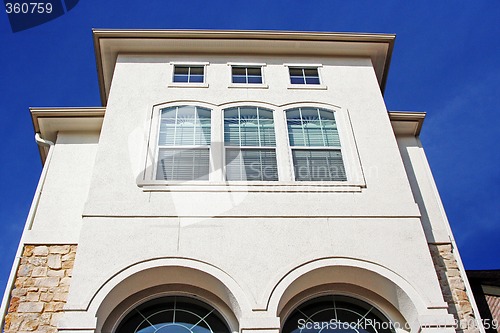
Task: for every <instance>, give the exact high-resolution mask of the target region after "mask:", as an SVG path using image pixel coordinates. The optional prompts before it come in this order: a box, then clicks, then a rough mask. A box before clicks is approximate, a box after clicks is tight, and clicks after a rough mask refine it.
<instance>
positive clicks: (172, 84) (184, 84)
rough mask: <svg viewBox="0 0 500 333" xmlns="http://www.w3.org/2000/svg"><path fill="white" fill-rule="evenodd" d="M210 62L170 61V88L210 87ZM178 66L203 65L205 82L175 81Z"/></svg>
mask: <svg viewBox="0 0 500 333" xmlns="http://www.w3.org/2000/svg"><path fill="white" fill-rule="evenodd" d="M208 65H209V63H208V62H177V61H174V62H170V83H169V84H168V87H169V88H208V86H209V85H208V81H207V79H208V75H207V74H208V73H207V72H208ZM176 66H186V67H203V82H174V73H175V67H176Z"/></svg>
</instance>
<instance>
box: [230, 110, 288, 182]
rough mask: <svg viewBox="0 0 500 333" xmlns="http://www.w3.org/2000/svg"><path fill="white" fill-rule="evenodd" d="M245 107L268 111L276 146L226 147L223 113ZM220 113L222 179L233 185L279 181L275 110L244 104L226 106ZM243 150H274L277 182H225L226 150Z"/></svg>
mask: <svg viewBox="0 0 500 333" xmlns="http://www.w3.org/2000/svg"><path fill="white" fill-rule="evenodd" d="M246 106H249V107H256V108H262V109H267V110H270V111H271V113H272V115H273V126H274V135H275V142H276V144H275V145H274V147H271V146H227V145H226V141H225V135H224V134H225V133H224V128H225V126H224V125H225V124H224V119H225V116H224V111H225V110H227V109H231V108H240V107H246ZM221 113H222V132H223V140H222V145H223V154H222V158H223V164H222V165H223V177H224V181H226V182H228V183H235V184H238V183H239V184H246V183H250V184H253V183H257V184H258V183H268V182H269V183H273V184H274V183H277V182H279V181H280V172H279V170H280V168H279V162H278V143H277V141H276V110H275V109H272V108H271V107H269V106H260V105H255V103H246V104H241V105H237V106H228V107H224V108H221ZM231 149H233V150H244V149H248V150H274V152H275V155H276V167H277V171H278V179H277V180H273V181H259V180H244V181H241V180H227V160H226V152H227V150H231Z"/></svg>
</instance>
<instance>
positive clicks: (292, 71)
mask: <svg viewBox="0 0 500 333" xmlns="http://www.w3.org/2000/svg"><path fill="white" fill-rule="evenodd" d="M289 70H290V76H300V77H302V76H304V72H303V71H302V68H292V67H290V68H289Z"/></svg>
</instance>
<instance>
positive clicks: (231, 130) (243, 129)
mask: <svg viewBox="0 0 500 333" xmlns="http://www.w3.org/2000/svg"><path fill="white" fill-rule="evenodd" d="M272 117H273V114H272V110H268V109H264V108H257V107H253V106H244V107H238V108H230V109H226V110H224V142H225V144H226V146H255V147H262V146H268V147H269V146H271V147H272V146H275V145H276V138H275V133H274V121H273V118H272Z"/></svg>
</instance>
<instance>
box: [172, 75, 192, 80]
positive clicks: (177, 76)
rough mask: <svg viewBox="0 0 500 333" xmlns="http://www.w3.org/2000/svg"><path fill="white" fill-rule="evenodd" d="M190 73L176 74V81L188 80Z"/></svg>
mask: <svg viewBox="0 0 500 333" xmlns="http://www.w3.org/2000/svg"><path fill="white" fill-rule="evenodd" d="M188 79H189V77H188V75H187V74H186V75H180V74H175V75H174V82H188Z"/></svg>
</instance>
